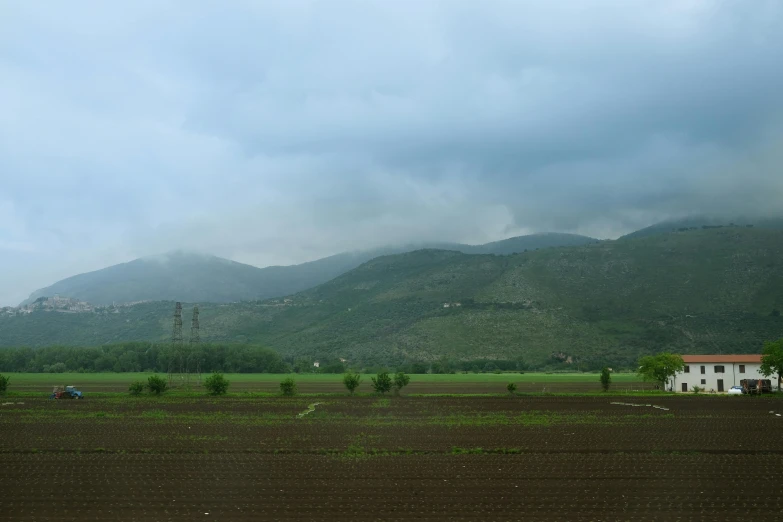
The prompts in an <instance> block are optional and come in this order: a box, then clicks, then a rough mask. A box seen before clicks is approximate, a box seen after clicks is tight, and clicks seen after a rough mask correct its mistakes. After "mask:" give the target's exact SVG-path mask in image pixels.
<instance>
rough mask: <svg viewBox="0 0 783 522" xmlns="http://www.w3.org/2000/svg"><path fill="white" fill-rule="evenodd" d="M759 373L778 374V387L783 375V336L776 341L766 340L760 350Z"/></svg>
mask: <svg viewBox="0 0 783 522" xmlns="http://www.w3.org/2000/svg"><path fill="white" fill-rule="evenodd" d="M761 354H762V355H761V373H762V374H763V375H764V377H769V376H770V375H774V374H777V375H778V388H780V379H781V376H782V375H783V337H781V338H780V339H778V340H777V341H767V342H765V343H764V349H763V350H762V352H761Z"/></svg>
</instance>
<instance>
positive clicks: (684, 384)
mask: <svg viewBox="0 0 783 522" xmlns="http://www.w3.org/2000/svg"><path fill="white" fill-rule="evenodd" d="M682 360H683V362H685V368H684V369H683V371H682V372H679V373H677V375H675V376H674V377H673V378H672V379H671V380H670V381H669V382H667V383H666V389H667V390H669V391H676V392H690V391H693V387H694V386H698V387H700V388H702V389H703V390H704V391H707V392H710V391H715V392H718V393H724V392H726V391H728V390H729V388H731V387H732V386H739V385H740V381H741V380H743V379H769V380H770V381H772V387H773V388H777V387H778V378H777V375H772V376H770V377H764V375H762V373H761V371H760V368H761V355H757V354H755V355H683V356H682Z"/></svg>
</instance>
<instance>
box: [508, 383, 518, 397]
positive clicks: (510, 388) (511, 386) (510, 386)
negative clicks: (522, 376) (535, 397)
mask: <svg viewBox="0 0 783 522" xmlns="http://www.w3.org/2000/svg"><path fill="white" fill-rule="evenodd" d="M506 389H507V390H508V393H510V394H511V395H514V392H515V391H517V385H516V384H514V383H513V382H510V383H508V384H506Z"/></svg>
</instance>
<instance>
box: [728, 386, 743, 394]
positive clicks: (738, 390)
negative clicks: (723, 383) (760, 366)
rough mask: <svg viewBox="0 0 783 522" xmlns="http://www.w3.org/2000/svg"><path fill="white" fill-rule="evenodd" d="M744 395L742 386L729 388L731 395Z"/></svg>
mask: <svg viewBox="0 0 783 522" xmlns="http://www.w3.org/2000/svg"><path fill="white" fill-rule="evenodd" d="M743 393H744V392H743V390H742V386H732V387H731V388H729V395H742V394H743Z"/></svg>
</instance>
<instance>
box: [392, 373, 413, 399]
mask: <svg viewBox="0 0 783 522" xmlns="http://www.w3.org/2000/svg"><path fill="white" fill-rule="evenodd" d="M409 382H411V378H410V377H409V376H408V375H406V374H404V373H403V372H397V373H395V374H394V393H396V394H397V395H399V394H400V392H401V391H402V389H403V388H405V387H406V386H407V385H408V383H409Z"/></svg>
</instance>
